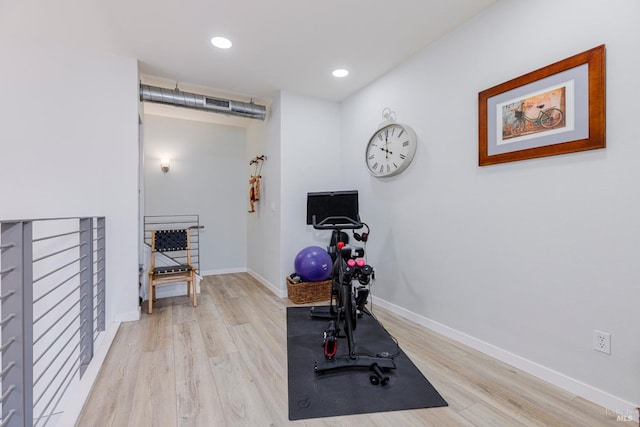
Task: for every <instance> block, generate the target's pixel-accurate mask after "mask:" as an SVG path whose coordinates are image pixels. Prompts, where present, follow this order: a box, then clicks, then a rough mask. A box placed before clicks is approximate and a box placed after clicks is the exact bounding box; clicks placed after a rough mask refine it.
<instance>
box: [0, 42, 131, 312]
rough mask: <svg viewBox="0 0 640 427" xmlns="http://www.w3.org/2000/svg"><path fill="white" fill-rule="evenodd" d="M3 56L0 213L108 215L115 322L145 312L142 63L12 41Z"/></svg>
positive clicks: (0, 47)
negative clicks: (140, 218) (140, 196)
mask: <svg viewBox="0 0 640 427" xmlns="http://www.w3.org/2000/svg"><path fill="white" fill-rule="evenodd" d="M5 41H6V42H8V41H7V40H6V39H5ZM0 58H2V59H1V60H2V64H4V65H3V66H2V67H0V79H1V80H2V81H3V82H6V84H5V85H4V89H3V100H4V102H2V103H0V185H2V196H1V197H2V202H1V203H0V219H5V220H6V219H20V218H51V217H68V216H94V215H104V216H106V220H107V235H106V242H107V248H106V251H107V252H106V257H107V271H106V278H107V283H106V288H107V289H106V292H107V298H106V301H107V309H106V317H107V322H108V323H110V322H113V321H118V320H127V319H134V318H137V316H138V298H137V295H138V252H137V246H138V243H137V234H138V224H137V213H138V205H137V185H136V183H137V179H138V178H137V171H138V147H137V145H138V143H137V138H138V101H137V92H138V85H137V79H138V71H137V63H136V61H135V60H134V59H131V58H122V57H117V56H113V55H110V54H102V53H98V52H95V51H86V50H82V49H71V48H62V47H58V46H42V45H38V46H33V45H22V46H10V45H9V43H0Z"/></svg>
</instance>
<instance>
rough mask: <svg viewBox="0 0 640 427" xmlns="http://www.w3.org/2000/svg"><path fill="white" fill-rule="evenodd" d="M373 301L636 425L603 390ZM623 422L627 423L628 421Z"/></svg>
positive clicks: (632, 410) (627, 408)
mask: <svg viewBox="0 0 640 427" xmlns="http://www.w3.org/2000/svg"><path fill="white" fill-rule="evenodd" d="M372 300H373V302H374V304H377V305H379V306H380V307H383V308H385V309H387V310H389V311H391V312H393V313H395V314H397V315H398V316H401V317H404V318H405V319H408V320H411V321H413V322H415V323H417V324H419V325H422V326H424V327H426V328H428V329H430V330H432V331H434V332H437V333H439V334H441V335H444V336H445V337H448V338H451V339H452V340H455V341H457V342H459V343H462V344H464V345H467V346H469V347H471V348H473V349H475V350H478V351H480V352H482V353H484V354H486V355H488V356H491V357H493V358H495V359H497V360H500V361H502V362H504V363H507V364H509V365H511V366H514V367H516V368H518V369H520V370H522V371H524V372H526V373H528V374H531V375H533V376H535V377H537V378H540V379H542V380H544V381H547V382H548V383H550V384H552V385H554V386H556V387H559V388H561V389H563V390H566V391H568V392H569V393H572V394H575V395H577V396H580V397H582V398H584V399H586V400H589V401H591V402H593V403H595V404H597V405H600V406H602V407H604V408H605V409H607V410H609V411H611V412H612V414H614V413H615V414H617V415H620V416H623V417H632V418H633V419H634V421H636V422H637V421H638V411H637V410H636V405H634V404H632V403H630V402H627V401H625V400H623V399H620V398H618V397H616V396H613V395H611V394H609V393H607V392H605V391H603V390H600V389H597V388H595V387H593V386H590V385H589V384H585V383H583V382H581V381H578V380H576V379H574V378H571V377H569V376H567V375H564V374H562V373H560V372H557V371H554V370H553V369H550V368H547V367H546V366H542V365H540V364H538V363H536V362H533V361H531V360H528V359H525V358H523V357H521V356H518V355H516V354H513V353H511V352H509V351H506V350H504V349H501V348H499V347H496V346H494V345H492V344H489V343H487V342H484V341H482V340H479V339H477V338H474V337H472V336H470V335H467V334H465V333H464V332H460V331H458V330H456V329H453V328H450V327H448V326H446V325H443V324H442V323H438V322H436V321H434V320H431V319H429V318H426V317H424V316H421V315H419V314H416V313H414V312H412V311H409V310H406V309H404V308H402V307H400V306H397V305H395V304H392V303H390V302H388V301H385V300H383V299H381V298H377V297H373V299H372ZM626 420H627V421H628V418H627V419H626Z"/></svg>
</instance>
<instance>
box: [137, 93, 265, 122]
mask: <svg viewBox="0 0 640 427" xmlns="http://www.w3.org/2000/svg"><path fill="white" fill-rule="evenodd" d="M140 101H149V102H155V103H158V104H166V105H175V106H178V107H186V108H193V109H195V110H202V111H210V112H214V113H221V114H228V115H230V116H241V117H248V118H250V119H260V120H264V118H265V116H266V114H267V108H266V107H265V106H264V105H257V104H254V103H253V102H240V101H232V100H229V99H220V98H212V97H210V96H204V95H198V94H195V93H189V92H182V91H181V90H178V89H177V88H176V89H173V90H172V89H165V88H162V87H156V86H149V85H143V84H141V85H140Z"/></svg>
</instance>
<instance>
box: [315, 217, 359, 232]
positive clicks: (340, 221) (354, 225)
mask: <svg viewBox="0 0 640 427" xmlns="http://www.w3.org/2000/svg"><path fill="white" fill-rule="evenodd" d="M311 224H312V225H313V228H315V229H316V230H357V229H359V228H362V227H363V225H362V223H361V222H360V221H359V220H355V219H353V218H349V217H346V216H328V217H326V218H325V219H323V220H322V221H320V222H316V216H315V215H313V216H312V217H311Z"/></svg>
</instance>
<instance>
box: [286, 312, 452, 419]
mask: <svg viewBox="0 0 640 427" xmlns="http://www.w3.org/2000/svg"><path fill="white" fill-rule="evenodd" d="M328 323H329V320H328V319H313V318H311V316H310V315H309V307H288V308H287V361H288V371H289V419H290V420H299V419H305V418H319V417H331V416H337V415H351V414H364V413H371V412H383V411H396V410H405V409H418V408H432V407H439V406H447V402H446V401H445V400H444V399H443V398H442V396H440V394H439V393H438V392H437V391H436V389H435V388H433V386H432V385H431V384H430V383H429V381H427V379H426V378H425V377H424V376H423V375H422V373H421V372H420V371H419V370H418V368H416V366H415V365H414V364H413V362H412V361H411V360H410V359H409V357H408V356H407V355H406V354H405V353H404V352H403V351H402V350H401V349H399V348H398V347H397V345H396V343H395V342H394V341H393V339H392V338H391V337H390V336H389V334H388V333H387V332H386V331H385V330H384V328H383V327H382V326H381V325H380V324H379V323H378V321H377V320H376V319H375V318H373V317H371V316H368V315H364V316H363V317H362V318H360V319H358V323H357V326H356V331H355V332H354V337H355V341H356V343H357V347H356V351H357V352H358V353H366V354H371V355H376V354H379V353H382V352H385V351H386V352H389V353H390V354H396V353H398V352H399V354H397V355H396V356H395V357H394V361H395V364H396V369H392V370H390V371H389V372H388V376H389V383H388V384H387V385H386V386H380V385H377V386H376V385H372V384H371V383H370V382H369V374H370V373H369V371H368V369H367V368H357V369H350V370H335V371H327V372H325V373H323V374H316V373H315V372H314V369H313V368H314V365H315V362H316V361H322V360H324V350H323V347H322V334H323V332H324V330H325V329H326V328H327V325H328ZM347 351H348V350H347V342H346V338H340V339H339V340H338V354H337V355H336V357H340V356H341V355H344V354H346V352H347Z"/></svg>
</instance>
